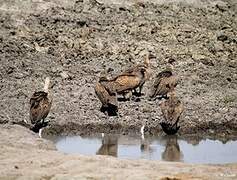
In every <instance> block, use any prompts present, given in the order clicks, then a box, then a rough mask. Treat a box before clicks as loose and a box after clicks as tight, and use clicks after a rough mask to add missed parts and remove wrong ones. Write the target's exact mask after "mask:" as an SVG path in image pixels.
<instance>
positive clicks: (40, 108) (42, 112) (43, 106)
mask: <svg viewBox="0 0 237 180" xmlns="http://www.w3.org/2000/svg"><path fill="white" fill-rule="evenodd" d="M47 95H48V94H47V93H45V92H41V91H39V92H35V93H34V94H33V96H32V98H31V99H30V105H31V107H30V120H31V123H32V124H35V123H36V122H38V121H40V120H41V119H44V118H46V117H47V115H48V113H49V111H50V107H51V103H52V101H51V102H49V99H48V97H47Z"/></svg>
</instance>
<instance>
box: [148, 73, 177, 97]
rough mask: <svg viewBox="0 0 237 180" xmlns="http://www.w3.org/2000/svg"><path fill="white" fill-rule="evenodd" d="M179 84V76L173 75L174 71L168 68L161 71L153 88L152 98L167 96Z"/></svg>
mask: <svg viewBox="0 0 237 180" xmlns="http://www.w3.org/2000/svg"><path fill="white" fill-rule="evenodd" d="M177 84H178V78H177V76H175V75H173V73H172V71H171V70H169V69H167V70H165V71H162V72H160V73H159V74H158V75H157V77H156V80H155V82H154V84H153V86H152V88H151V93H150V98H155V97H156V96H158V98H167V93H169V92H171V91H173V90H174V88H175V87H176V86H177Z"/></svg>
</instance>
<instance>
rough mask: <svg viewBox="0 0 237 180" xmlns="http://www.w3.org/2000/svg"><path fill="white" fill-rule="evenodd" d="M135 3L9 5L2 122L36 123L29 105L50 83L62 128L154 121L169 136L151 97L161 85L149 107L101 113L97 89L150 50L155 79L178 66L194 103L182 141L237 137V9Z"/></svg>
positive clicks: (54, 116) (183, 94) (2, 24)
mask: <svg viewBox="0 0 237 180" xmlns="http://www.w3.org/2000/svg"><path fill="white" fill-rule="evenodd" d="M128 2H129V3H128V4H126V3H121V4H117V5H114V4H111V3H108V1H106V3H105V4H103V2H102V1H101V2H97V1H94V0H89V1H84V2H83V1H75V2H73V1H70V2H68V1H63V3H57V4H56V3H55V2H54V1H50V2H44V1H42V2H41V1H35V2H31V3H30V2H28V1H27V3H19V4H18V3H14V1H12V2H11V3H10V2H9V3H7V2H2V3H1V4H0V7H1V8H0V10H1V11H0V29H1V31H0V49H1V53H0V59H1V71H0V77H1V84H0V86H1V94H0V96H1V102H0V105H1V109H0V116H1V117H0V119H1V123H9V122H10V123H11V122H13V121H14V122H18V121H22V120H28V119H29V118H28V110H29V103H28V102H29V98H30V96H31V95H32V93H33V92H34V90H36V89H37V90H39V89H41V88H42V86H43V84H42V83H43V81H44V78H45V77H46V76H50V77H51V78H52V81H53V84H52V86H53V87H52V92H53V97H54V103H53V107H52V111H51V113H50V115H49V119H50V120H51V122H52V123H51V124H52V127H54V126H55V127H58V126H60V127H61V129H63V127H64V125H67V124H69V125H70V124H72V126H69V127H67V130H70V129H73V128H75V127H81V126H83V127H85V125H86V126H87V127H88V128H92V129H93V130H95V131H100V130H101V129H98V130H96V127H103V126H104V127H105V128H104V131H111V129H115V128H118V127H119V128H121V129H134V130H133V131H137V129H138V127H140V126H141V124H142V123H144V122H145V123H146V125H147V126H148V127H149V131H150V132H152V133H153V132H159V131H160V127H159V126H158V122H159V121H160V120H161V116H160V114H161V113H160V110H159V108H158V102H155V101H148V99H147V94H148V92H149V88H150V86H151V84H152V82H153V79H152V80H151V81H149V82H147V83H146V85H145V88H144V93H145V95H144V96H143V97H141V99H140V101H139V102H135V101H130V102H121V103H120V104H119V117H114V118H113V117H111V118H108V117H106V116H105V115H104V114H103V113H101V112H100V111H99V108H100V102H99V100H98V99H97V97H96V95H95V93H94V89H93V87H94V84H95V82H96V81H97V79H98V76H99V73H100V72H101V71H102V70H104V69H105V68H112V69H113V71H112V74H116V73H119V72H121V71H122V70H123V69H125V68H127V67H129V66H131V65H133V64H134V63H136V62H141V61H142V60H143V55H144V54H145V53H146V51H147V50H148V51H150V52H151V54H152V55H153V56H154V58H152V59H151V64H152V71H153V77H154V76H155V75H156V74H157V73H158V72H159V71H161V70H162V69H164V68H165V67H166V66H167V62H168V61H169V60H171V59H172V60H174V71H175V73H176V74H178V75H179V76H180V79H181V82H180V84H179V86H178V88H177V91H178V95H179V97H180V98H181V100H182V101H183V103H184V104H185V113H184V114H183V116H182V118H181V130H180V133H182V134H190V133H193V134H195V133H197V132H199V133H203V132H205V133H207V134H219V135H221V136H228V135H231V134H232V135H233V134H236V129H237V120H236V116H237V108H236V105H237V97H236V94H237V62H236V52H237V46H236V41H237V40H236V29H237V28H236V22H235V21H234V19H235V18H236V3H234V1H207V2H202V3H200V4H199V5H198V3H195V2H196V1H193V3H192V2H191V1H190V2H189V3H186V2H185V1H184V2H180V1H175V2H170V3H162V1H156V2H155V3H154V4H152V3H133V4H132V2H133V1H128ZM53 129H56V128H53Z"/></svg>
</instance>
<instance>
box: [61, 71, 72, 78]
mask: <svg viewBox="0 0 237 180" xmlns="http://www.w3.org/2000/svg"><path fill="white" fill-rule="evenodd" d="M60 76H61V77H62V78H63V79H70V76H69V75H68V74H67V72H66V71H62V72H61V73H60Z"/></svg>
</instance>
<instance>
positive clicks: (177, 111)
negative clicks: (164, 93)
mask: <svg viewBox="0 0 237 180" xmlns="http://www.w3.org/2000/svg"><path fill="white" fill-rule="evenodd" d="M160 108H161V112H162V114H163V117H164V119H165V121H167V122H169V123H172V124H173V123H175V122H176V121H177V120H178V118H179V117H180V115H181V114H182V112H183V111H184V106H183V104H182V103H181V102H180V101H179V100H178V99H177V98H176V97H175V98H174V99H169V100H166V101H163V102H162V103H161V105H160Z"/></svg>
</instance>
